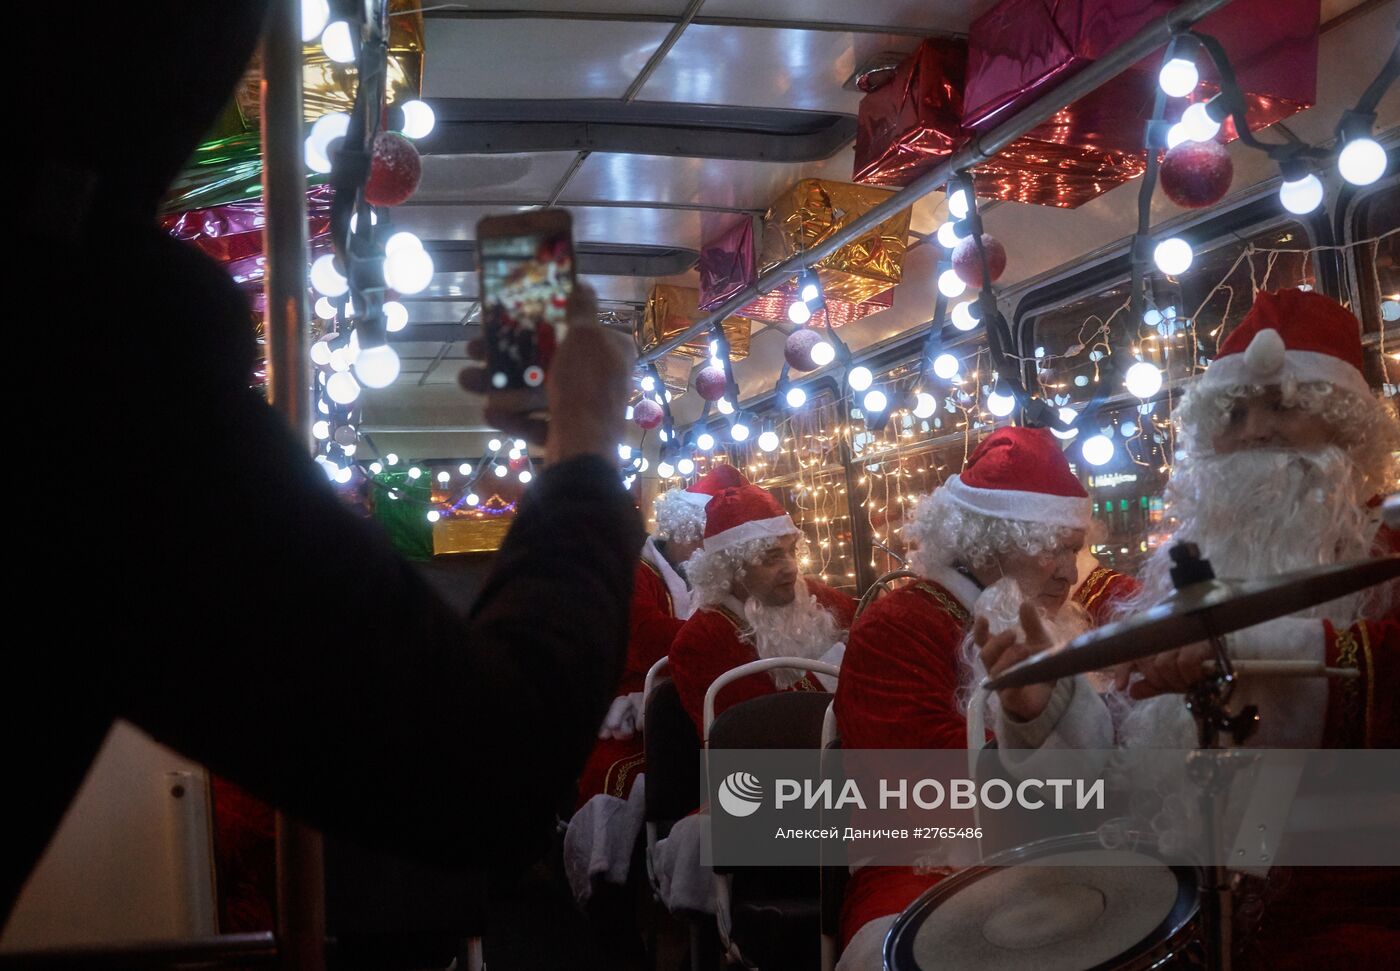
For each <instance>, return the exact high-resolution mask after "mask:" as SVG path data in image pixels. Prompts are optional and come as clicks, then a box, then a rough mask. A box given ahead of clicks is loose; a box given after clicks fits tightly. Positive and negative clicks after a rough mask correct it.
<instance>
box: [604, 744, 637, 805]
mask: <svg viewBox="0 0 1400 971" xmlns="http://www.w3.org/2000/svg"><path fill="white" fill-rule="evenodd" d="M646 760H647V757H646V753H640V754H637V755H629V756H627V757H626V758H624V759H618V760H617V761H616V762H614V763H613V764H612V767H611V768H609V769H608V782H607V785H606V786H605V790H606V792H607V793H608V795H610V796H616V797H617V798H618V799H622V798H624V797H625V796H626V793H627V780H628V779H629V778H630V777H631V775H632V773H633V772H635V771H636V770H637V769H639V768H641V767H642V765H643V764H644V763H645V762H646Z"/></svg>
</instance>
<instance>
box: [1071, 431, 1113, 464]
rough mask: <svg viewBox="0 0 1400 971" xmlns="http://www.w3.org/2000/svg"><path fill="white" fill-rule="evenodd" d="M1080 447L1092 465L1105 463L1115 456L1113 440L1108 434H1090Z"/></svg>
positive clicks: (1085, 458) (1085, 459)
mask: <svg viewBox="0 0 1400 971" xmlns="http://www.w3.org/2000/svg"><path fill="white" fill-rule="evenodd" d="M1079 448H1080V450H1081V451H1082V452H1083V454H1084V461H1086V462H1088V463H1089V464H1090V465H1103V464H1104V463H1106V462H1107V461H1108V460H1109V459H1111V458H1113V440H1112V439H1110V438H1109V437H1108V436H1107V435H1102V434H1100V435H1090V436H1089V437H1088V438H1086V439H1085V440H1084V444H1082V445H1080V446H1079Z"/></svg>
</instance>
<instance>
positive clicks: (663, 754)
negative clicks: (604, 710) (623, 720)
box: [642, 681, 700, 823]
mask: <svg viewBox="0 0 1400 971" xmlns="http://www.w3.org/2000/svg"><path fill="white" fill-rule="evenodd" d="M644 717H645V720H646V728H645V731H644V732H643V735H642V737H643V740H644V744H645V746H646V757H647V781H646V789H645V793H644V795H645V799H646V821H647V822H648V823H673V822H675V821H676V820H678V819H680V818H681V817H683V816H686V815H688V814H689V813H691V812H692V811H694V810H695V809H697V808H698V807H699V805H700V738H699V736H698V735H697V734H696V732H695V724H694V723H693V722H692V721H691V720H690V716H689V715H687V714H686V712H685V708H684V707H682V706H681V696H680V693H679V692H678V691H677V690H676V684H675V682H674V681H659V682H657V684H656V686H655V687H654V688H653V689H652V691H651V694H650V695H649V696H648V698H647V708H646V714H645V716H644Z"/></svg>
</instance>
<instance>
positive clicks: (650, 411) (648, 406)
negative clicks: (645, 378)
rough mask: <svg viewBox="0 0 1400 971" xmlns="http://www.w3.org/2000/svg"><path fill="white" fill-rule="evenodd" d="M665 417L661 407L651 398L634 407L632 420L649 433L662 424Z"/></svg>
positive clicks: (644, 399)
mask: <svg viewBox="0 0 1400 971" xmlns="http://www.w3.org/2000/svg"><path fill="white" fill-rule="evenodd" d="M665 417H666V413H665V412H664V411H662V410H661V406H660V405H658V404H657V403H656V402H655V401H652V400H651V399H650V398H643V399H642V400H641V401H638V402H637V403H636V404H635V405H633V406H632V420H633V421H635V422H636V423H637V424H638V425H640V426H641V427H642V428H645V429H647V430H648V431H650V430H651V429H653V428H655V427H656V426H657V425H659V424H661V419H663V418H665Z"/></svg>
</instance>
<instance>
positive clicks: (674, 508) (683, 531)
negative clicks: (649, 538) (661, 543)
mask: <svg viewBox="0 0 1400 971" xmlns="http://www.w3.org/2000/svg"><path fill="white" fill-rule="evenodd" d="M684 491H685V490H683V489H670V490H668V491H666V492H663V493H661V495H659V496H657V497H656V499H655V500H654V501H653V502H652V504H651V511H652V515H654V516H655V517H656V530H655V535H656V537H657V538H658V539H663V540H674V541H675V542H677V543H693V542H697V541H698V540H699V539H700V537H701V536H702V535H703V534H704V532H705V507H704V506H702V505H700V504H699V503H696V502H692V501H691V500H690V499H687V498H686V497H685V496H684V495H683V493H684ZM706 498H708V497H706Z"/></svg>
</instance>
